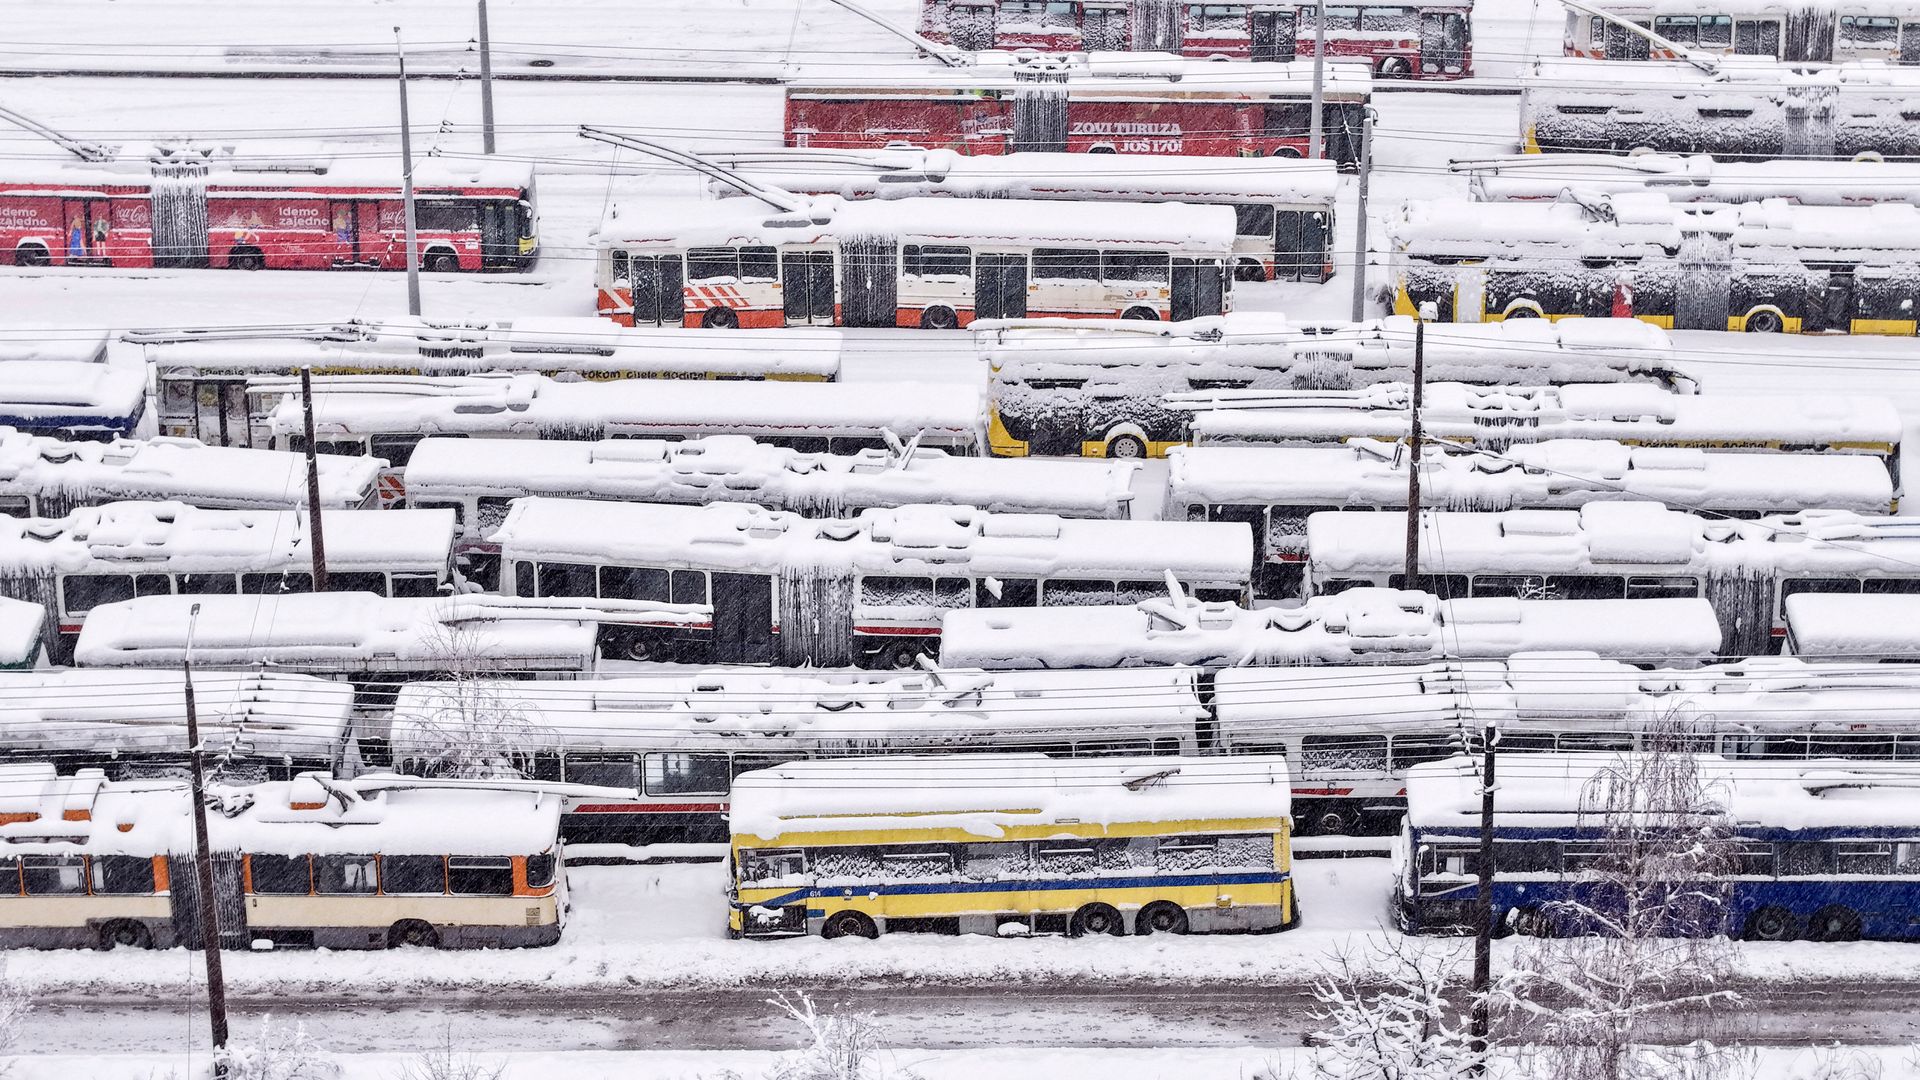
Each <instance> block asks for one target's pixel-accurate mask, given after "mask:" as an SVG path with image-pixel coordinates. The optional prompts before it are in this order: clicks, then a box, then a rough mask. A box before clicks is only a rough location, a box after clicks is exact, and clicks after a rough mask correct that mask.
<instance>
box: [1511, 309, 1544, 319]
mask: <svg viewBox="0 0 1920 1080" xmlns="http://www.w3.org/2000/svg"><path fill="white" fill-rule="evenodd" d="M1539 317H1540V312H1538V311H1536V310H1535V309H1533V308H1530V307H1513V308H1508V309H1507V318H1509V319H1537V318H1539Z"/></svg>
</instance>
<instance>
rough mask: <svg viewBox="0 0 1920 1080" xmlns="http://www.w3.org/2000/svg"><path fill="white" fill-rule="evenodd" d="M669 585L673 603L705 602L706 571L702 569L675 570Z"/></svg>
mask: <svg viewBox="0 0 1920 1080" xmlns="http://www.w3.org/2000/svg"><path fill="white" fill-rule="evenodd" d="M670 586H671V588H670V592H671V595H672V600H673V603H676V604H704V603H706V602H707V573H706V571H704V570H675V571H674V572H673V578H672V581H671V582H670Z"/></svg>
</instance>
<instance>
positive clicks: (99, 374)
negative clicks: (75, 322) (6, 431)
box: [0, 360, 147, 442]
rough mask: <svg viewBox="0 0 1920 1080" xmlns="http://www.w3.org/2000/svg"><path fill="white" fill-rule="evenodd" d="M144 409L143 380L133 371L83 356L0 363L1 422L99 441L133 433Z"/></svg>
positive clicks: (18, 428)
mask: <svg viewBox="0 0 1920 1080" xmlns="http://www.w3.org/2000/svg"><path fill="white" fill-rule="evenodd" d="M146 414H147V380H146V376H145V375H143V374H141V373H140V372H138V371H129V370H127V369H125V368H118V367H108V366H107V365H105V364H100V363H92V362H89V361H82V360H9V361H6V362H3V363H0V426H5V427H10V428H13V429H15V430H16V431H21V432H25V433H26V434H28V435H44V436H47V437H50V438H57V439H70V440H92V441H99V442H104V441H106V440H109V439H115V438H120V437H123V436H128V435H134V434H138V433H139V431H140V428H141V425H142V422H143V421H144V419H145V417H146Z"/></svg>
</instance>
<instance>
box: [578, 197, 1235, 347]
mask: <svg viewBox="0 0 1920 1080" xmlns="http://www.w3.org/2000/svg"><path fill="white" fill-rule="evenodd" d="M1236 228H1237V224H1236V221H1235V213H1234V211H1233V210H1231V209H1229V208H1227V207H1225V206H1187V205H1184V204H1180V203H1121V204H1113V203H1097V202H1085V203H1082V202H1058V201H1056V202H1043V201H1040V200H1036V199H995V200H992V201H990V202H987V201H975V200H971V199H926V198H923V199H897V200H895V199H886V200H877V199H867V200H858V201H852V202H849V201H847V200H845V199H842V198H840V197H839V196H837V195H832V196H820V197H817V198H814V199H812V200H810V201H809V202H808V204H807V206H806V207H805V208H804V209H802V210H799V211H789V210H776V209H770V208H769V207H767V206H764V205H760V204H759V203H758V201H757V200H753V199H725V200H720V201H717V202H707V203H698V204H695V205H691V206H689V205H686V204H680V203H651V202H650V203H627V204H624V205H615V206H613V207H612V208H611V209H610V210H609V211H608V213H607V217H606V220H605V221H604V222H602V224H601V226H600V230H599V232H598V233H597V234H596V235H595V237H594V247H595V251H596V262H595V267H596V272H595V284H596V287H597V289H596V291H597V303H598V305H599V307H598V310H599V312H600V314H601V315H604V316H606V317H607V318H609V319H612V320H613V321H615V322H616V323H619V324H620V325H622V326H681V327H704V328H708V329H734V328H742V327H744V328H754V329H761V328H766V327H779V326H853V327H918V328H921V329H926V330H951V329H954V328H956V327H962V326H965V325H967V324H968V323H970V322H972V321H973V320H974V319H998V318H1024V317H1026V316H1028V315H1036V316H1038V315H1054V316H1066V317H1077V318H1102V317H1105V318H1122V317H1124V318H1129V319H1149V320H1157V321H1162V322H1164V321H1166V320H1169V319H1173V320H1180V319H1192V318H1197V317H1199V316H1203V315H1218V314H1220V313H1222V312H1224V311H1226V310H1227V308H1228V306H1229V303H1230V296H1229V288H1230V286H1231V284H1232V280H1231V276H1230V275H1229V274H1227V273H1226V268H1227V267H1228V266H1229V265H1230V264H1231V262H1232V253H1233V244H1234V236H1235V230H1236Z"/></svg>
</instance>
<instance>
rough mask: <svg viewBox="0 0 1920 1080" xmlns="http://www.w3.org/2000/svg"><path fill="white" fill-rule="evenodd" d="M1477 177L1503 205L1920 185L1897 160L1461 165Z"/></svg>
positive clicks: (1852, 197)
mask: <svg viewBox="0 0 1920 1080" xmlns="http://www.w3.org/2000/svg"><path fill="white" fill-rule="evenodd" d="M1453 168H1454V171H1456V172H1466V173H1469V174H1470V175H1471V176H1472V180H1471V181H1470V187H1471V189H1472V191H1473V194H1474V197H1475V198H1478V199H1484V200H1488V201H1496V202H1504V201H1509V200H1516V199H1559V198H1562V197H1566V196H1569V195H1570V194H1571V193H1577V194H1578V197H1579V198H1580V199H1581V200H1582V201H1592V198H1593V196H1594V195H1598V194H1601V193H1615V192H1631V191H1652V192H1657V193H1659V194H1660V195H1662V196H1664V197H1666V198H1667V199H1669V200H1671V201H1674V202H1758V201H1761V200H1764V199H1772V198H1784V199H1788V200H1791V201H1793V202H1797V203H1801V204H1803V205H1819V204H1827V205H1851V204H1855V203H1871V202H1901V201H1905V200H1907V199H1909V198H1911V197H1912V195H1911V193H1912V192H1913V190H1914V189H1915V188H1916V187H1920V164H1916V163H1913V162H1893V161H1814V160H1804V161H1803V160H1793V159H1788V160H1781V161H1715V160H1714V159H1713V158H1711V157H1709V156H1707V155H1705V154H1695V155H1680V154H1638V155H1635V156H1633V157H1613V156H1610V155H1607V154H1522V155H1519V156H1516V157H1503V158H1488V159H1483V160H1467V161H1455V162H1454V164H1453Z"/></svg>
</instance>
